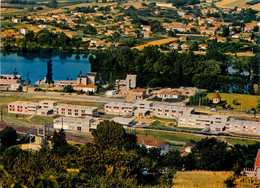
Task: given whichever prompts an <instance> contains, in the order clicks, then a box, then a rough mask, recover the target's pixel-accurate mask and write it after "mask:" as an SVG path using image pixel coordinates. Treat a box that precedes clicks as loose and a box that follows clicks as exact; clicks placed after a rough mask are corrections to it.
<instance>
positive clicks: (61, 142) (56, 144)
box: [51, 129, 68, 150]
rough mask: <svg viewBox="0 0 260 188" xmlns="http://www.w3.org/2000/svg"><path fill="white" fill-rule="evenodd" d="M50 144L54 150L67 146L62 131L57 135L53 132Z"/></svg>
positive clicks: (64, 134)
mask: <svg viewBox="0 0 260 188" xmlns="http://www.w3.org/2000/svg"><path fill="white" fill-rule="evenodd" d="M51 142H52V145H53V149H54V150H55V149H58V148H62V147H65V146H67V145H68V143H67V140H66V133H65V131H64V129H60V130H59V132H58V133H57V132H56V131H54V133H53V137H52V140H51Z"/></svg>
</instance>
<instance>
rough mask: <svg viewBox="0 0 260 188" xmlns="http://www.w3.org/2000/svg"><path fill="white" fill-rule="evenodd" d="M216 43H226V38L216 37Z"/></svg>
mask: <svg viewBox="0 0 260 188" xmlns="http://www.w3.org/2000/svg"><path fill="white" fill-rule="evenodd" d="M217 42H227V38H226V37H218V38H217Z"/></svg>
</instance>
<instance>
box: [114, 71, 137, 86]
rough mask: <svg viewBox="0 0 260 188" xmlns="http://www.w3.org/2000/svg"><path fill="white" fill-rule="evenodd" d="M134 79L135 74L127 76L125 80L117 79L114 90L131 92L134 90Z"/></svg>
mask: <svg viewBox="0 0 260 188" xmlns="http://www.w3.org/2000/svg"><path fill="white" fill-rule="evenodd" d="M136 77H137V75H135V74H127V75H126V79H125V80H120V79H117V80H116V82H115V89H120V90H131V89H135V88H136Z"/></svg>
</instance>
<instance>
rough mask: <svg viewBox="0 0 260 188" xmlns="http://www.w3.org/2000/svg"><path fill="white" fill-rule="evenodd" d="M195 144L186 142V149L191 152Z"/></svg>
mask: <svg viewBox="0 0 260 188" xmlns="http://www.w3.org/2000/svg"><path fill="white" fill-rule="evenodd" d="M194 146H195V144H194V143H186V144H185V145H184V146H183V147H184V151H185V152H187V153H191V149H192V148H194Z"/></svg>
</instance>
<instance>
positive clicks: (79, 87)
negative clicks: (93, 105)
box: [73, 84, 97, 93]
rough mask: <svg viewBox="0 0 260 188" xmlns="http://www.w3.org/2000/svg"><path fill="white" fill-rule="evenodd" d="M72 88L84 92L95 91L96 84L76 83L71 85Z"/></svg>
mask: <svg viewBox="0 0 260 188" xmlns="http://www.w3.org/2000/svg"><path fill="white" fill-rule="evenodd" d="M73 89H75V90H76V91H80V90H82V91H84V92H93V93H95V92H97V86H95V85H91V84H88V85H84V84H77V85H75V86H73Z"/></svg>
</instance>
